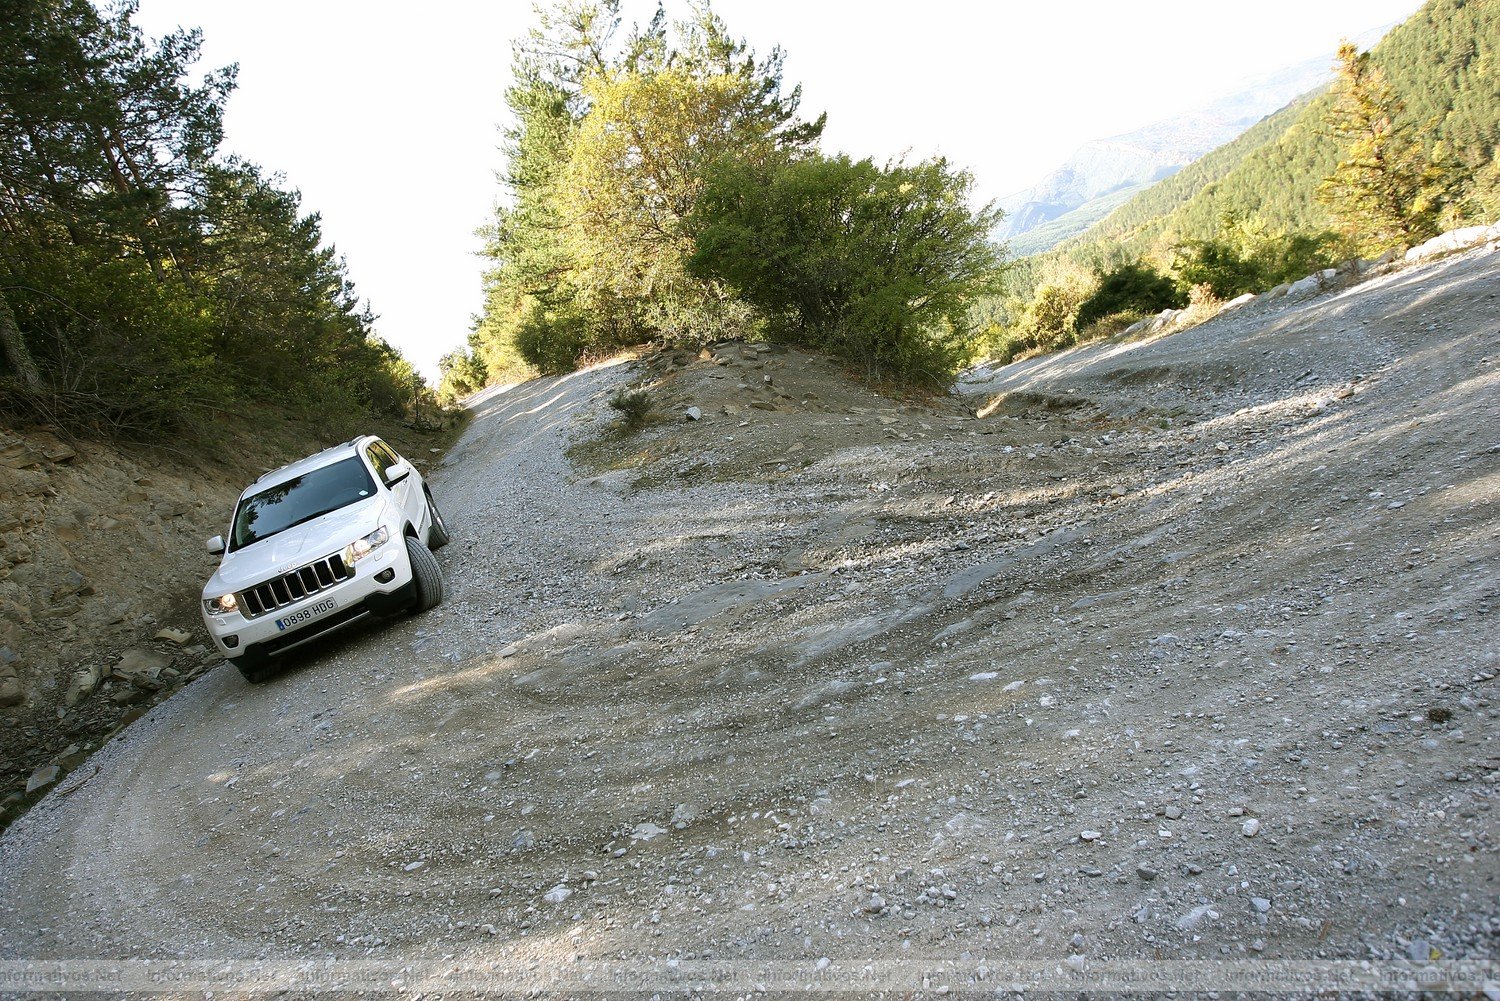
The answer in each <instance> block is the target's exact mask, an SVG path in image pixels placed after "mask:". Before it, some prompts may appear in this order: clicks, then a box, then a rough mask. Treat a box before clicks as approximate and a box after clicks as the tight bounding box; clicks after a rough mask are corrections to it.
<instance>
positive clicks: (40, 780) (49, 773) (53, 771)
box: [26, 765, 62, 795]
mask: <svg viewBox="0 0 1500 1001" xmlns="http://www.w3.org/2000/svg"><path fill="white" fill-rule="evenodd" d="M60 778H62V769H61V768H59V767H58V766H56V765H42V766H41V767H40V768H38V769H37V770H36V771H34V772H32V773H31V778H29V779H27V780H26V792H27V794H28V795H30V794H31V793H34V792H36V791H37V790H38V789H45V788H47V787H48V786H49V785H51V784H52V783H54V782H56V781H57V780H58V779H60Z"/></svg>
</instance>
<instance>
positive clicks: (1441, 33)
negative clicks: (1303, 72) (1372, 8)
mask: <svg viewBox="0 0 1500 1001" xmlns="http://www.w3.org/2000/svg"><path fill="white" fill-rule="evenodd" d="M1356 44H1363V43H1362V42H1357V43H1356ZM1372 59H1373V61H1374V63H1375V65H1376V66H1377V67H1379V69H1380V70H1381V71H1382V72H1383V73H1384V75H1385V77H1386V80H1387V82H1388V83H1389V84H1390V86H1391V89H1392V90H1393V91H1394V92H1395V94H1396V95H1397V97H1398V98H1399V99H1400V100H1401V101H1402V102H1403V103H1404V105H1405V114H1404V120H1405V122H1406V123H1407V124H1408V125H1410V126H1411V128H1412V129H1413V131H1414V132H1415V133H1416V134H1417V135H1418V136H1419V137H1420V141H1421V142H1422V143H1423V144H1424V146H1425V147H1426V148H1427V151H1428V155H1429V157H1436V156H1437V155H1438V151H1439V149H1441V151H1442V156H1443V158H1444V159H1445V160H1446V161H1447V162H1448V163H1450V164H1454V165H1457V166H1458V167H1461V168H1462V171H1461V175H1462V176H1463V177H1465V178H1466V180H1464V182H1463V184H1464V190H1463V192H1462V193H1461V195H1460V197H1458V198H1457V199H1456V200H1455V201H1454V203H1453V207H1454V211H1456V212H1458V213H1459V214H1460V215H1462V216H1463V217H1464V218H1470V217H1473V219H1474V221H1476V222H1477V221H1481V220H1482V221H1486V222H1492V221H1494V216H1495V214H1496V213H1497V212H1500V160H1497V156H1496V154H1497V151H1500V98H1497V94H1500V91H1497V83H1496V77H1495V73H1494V70H1493V67H1494V66H1495V65H1497V63H1500V3H1496V2H1494V0H1428V2H1427V3H1426V4H1425V5H1424V6H1423V7H1422V8H1421V9H1420V10H1418V11H1417V12H1416V13H1414V14H1412V15H1411V17H1409V18H1407V19H1406V20H1405V21H1403V22H1402V23H1401V24H1400V25H1399V26H1397V27H1395V28H1393V29H1392V30H1390V31H1389V32H1388V33H1387V34H1386V35H1385V36H1384V38H1383V39H1382V40H1381V41H1380V43H1379V44H1378V45H1375V46H1373V51H1372ZM1333 100H1334V99H1333V95H1332V94H1331V93H1330V92H1329V91H1328V90H1327V89H1326V88H1320V89H1319V90H1318V91H1316V92H1314V93H1309V94H1305V95H1304V96H1303V97H1301V98H1299V99H1297V100H1295V101H1293V102H1292V103H1290V104H1288V105H1287V106H1286V107H1284V108H1282V109H1281V110H1279V111H1277V112H1276V113H1275V114H1272V115H1270V116H1268V117H1266V118H1263V119H1261V120H1260V121H1258V122H1256V123H1255V124H1254V125H1252V126H1251V127H1250V128H1248V129H1246V130H1245V131H1244V132H1243V133H1241V134H1240V135H1239V136H1237V137H1236V138H1235V139H1233V140H1232V141H1230V142H1228V143H1226V144H1225V145H1223V146H1221V147H1219V148H1218V149H1215V150H1213V151H1212V152H1210V153H1208V154H1206V155H1204V156H1202V157H1200V158H1199V159H1197V160H1195V161H1193V162H1192V163H1191V164H1189V165H1188V166H1186V167H1184V168H1182V169H1181V170H1179V171H1177V172H1176V173H1174V174H1173V175H1172V176H1171V177H1168V178H1166V179H1165V180H1162V181H1159V182H1157V183H1155V184H1150V185H1147V186H1146V187H1144V188H1143V189H1142V190H1140V191H1138V192H1137V193H1136V194H1134V195H1133V196H1131V197H1129V198H1127V199H1126V200H1125V202H1124V204H1121V205H1119V207H1118V208H1115V209H1113V211H1108V210H1107V209H1106V210H1105V212H1103V213H1100V212H1085V211H1084V210H1082V209H1077V210H1074V212H1073V213H1072V215H1071V216H1070V218H1074V219H1078V220H1080V221H1081V222H1083V224H1084V227H1085V228H1083V229H1082V230H1081V231H1079V232H1077V233H1076V234H1075V235H1071V236H1069V235H1066V234H1063V235H1061V236H1057V239H1055V240H1054V241H1053V245H1054V248H1055V249H1054V251H1053V252H1056V253H1060V254H1066V255H1067V256H1069V257H1071V258H1072V259H1074V260H1075V261H1078V262H1080V263H1102V264H1105V265H1106V266H1113V265H1115V264H1118V263H1120V262H1122V261H1127V260H1135V259H1137V258H1139V257H1143V256H1149V255H1153V254H1155V255H1158V256H1161V255H1163V254H1166V253H1167V252H1169V251H1170V248H1171V247H1173V246H1175V245H1178V244H1180V243H1182V242H1184V241H1191V240H1206V239H1212V238H1214V237H1216V236H1217V235H1218V234H1219V230H1220V227H1221V225H1222V220H1223V219H1224V218H1225V217H1226V216H1235V217H1238V218H1241V219H1245V220H1253V221H1254V222H1255V223H1256V224H1257V225H1259V226H1262V227H1264V228H1265V229H1267V230H1268V231H1271V232H1276V231H1281V232H1294V233H1318V232H1323V231H1327V230H1331V229H1334V228H1335V227H1336V220H1334V219H1333V218H1332V216H1331V215H1330V214H1329V210H1328V207H1327V206H1326V205H1324V204H1322V203H1321V202H1319V200H1318V197H1317V189H1318V184H1319V182H1320V181H1321V180H1322V179H1323V178H1325V177H1327V176H1328V175H1329V174H1330V173H1332V171H1333V169H1334V166H1335V165H1336V163H1337V162H1338V158H1339V149H1338V147H1337V145H1336V144H1335V143H1334V142H1333V140H1332V139H1331V137H1330V136H1329V135H1328V133H1327V130H1326V128H1324V126H1323V124H1322V123H1323V121H1324V119H1325V117H1326V115H1327V113H1328V109H1329V108H1330V107H1331V106H1332V104H1333ZM1101 214H1102V215H1103V218H1097V217H1098V216H1099V215H1101ZM1086 216H1093V217H1094V218H1096V219H1097V221H1090V220H1089V219H1087V218H1084V217H1086ZM1062 223H1063V220H1062V219H1058V220H1054V222H1053V223H1051V224H1050V225H1051V227H1053V228H1054V229H1056V228H1058V227H1060V225H1061V224H1062ZM1038 234H1040V231H1038ZM1031 235H1032V234H1025V235H1024V236H1022V237H1020V238H1019V240H1024V239H1026V237H1027V236H1031ZM1048 235H1049V236H1056V234H1055V233H1053V234H1048ZM1019 240H1018V242H1019ZM1039 252H1040V249H1038V250H1036V251H1033V253H1039ZM1013 256H1019V255H1018V254H1014V253H1013Z"/></svg>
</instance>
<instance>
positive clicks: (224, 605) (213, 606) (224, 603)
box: [203, 594, 240, 615]
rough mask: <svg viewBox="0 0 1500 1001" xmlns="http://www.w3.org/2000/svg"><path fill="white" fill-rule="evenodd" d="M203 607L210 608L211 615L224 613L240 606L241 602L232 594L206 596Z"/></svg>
mask: <svg viewBox="0 0 1500 1001" xmlns="http://www.w3.org/2000/svg"><path fill="white" fill-rule="evenodd" d="M203 607H204V608H206V609H208V614H209V615H223V614H224V613H225V612H232V611H234V610H236V609H237V608H239V607H240V603H239V602H238V601H237V600H236V599H235V597H234V595H232V594H221V595H220V596H219V597H217V598H204V599H203Z"/></svg>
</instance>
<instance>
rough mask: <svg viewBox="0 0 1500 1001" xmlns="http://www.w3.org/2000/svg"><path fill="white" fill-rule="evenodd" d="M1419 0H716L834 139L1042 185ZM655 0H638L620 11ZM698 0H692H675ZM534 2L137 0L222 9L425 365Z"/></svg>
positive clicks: (253, 100) (479, 202)
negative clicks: (1121, 137)
mask: <svg viewBox="0 0 1500 1001" xmlns="http://www.w3.org/2000/svg"><path fill="white" fill-rule="evenodd" d="M1419 6H1420V2H1419V0H1260V2H1258V3H1257V4H1255V5H1253V7H1252V6H1247V5H1245V4H1221V3H1217V2H1212V0H1207V2H1206V0H1141V2H1136V3H1130V2H1121V0H1072V2H1069V0H1053V2H1049V3H1037V2H1031V0H1026V2H1015V0H1000V2H990V3H981V2H963V0H922V2H920V3H900V4H897V3H889V2H879V0H864V2H859V3H845V2H823V0H796V2H792V0H716V2H715V3H714V9H715V10H717V11H718V12H719V14H720V15H721V16H722V17H723V18H724V19H725V21H726V22H728V24H729V27H730V30H731V31H732V32H733V33H734V34H736V35H738V36H742V37H744V38H746V39H747V40H748V41H749V42H750V43H751V45H752V46H753V47H754V48H755V49H756V50H757V51H758V52H762V53H764V52H766V51H768V50H769V49H770V48H771V47H772V46H775V45H780V46H781V47H782V48H783V49H785V50H786V53H787V60H786V81H787V84H788V85H791V84H795V83H801V84H802V86H803V108H804V110H805V111H806V112H807V113H808V115H809V117H811V116H814V115H816V114H817V113H819V112H820V111H827V112H828V129H827V131H826V132H825V134H824V147H825V148H826V149H828V150H830V151H844V152H848V153H850V154H853V155H856V156H874V157H876V158H877V159H882V160H883V159H885V158H888V157H891V156H895V155H898V154H901V153H903V152H907V151H909V152H910V155H911V156H912V157H914V158H918V159H920V158H924V157H927V156H932V155H935V154H939V153H941V154H944V155H946V156H948V157H949V158H950V159H951V160H952V161H954V162H955V163H957V164H958V165H960V166H964V167H967V168H968V169H970V170H972V171H973V172H974V174H975V178H976V186H977V189H978V193H979V195H980V196H981V197H982V198H985V199H989V198H995V197H998V196H1000V195H1004V194H1007V193H1009V192H1011V191H1014V190H1017V189H1019V188H1023V187H1026V186H1028V185H1030V184H1031V183H1032V182H1033V181H1036V180H1038V179H1039V178H1040V177H1041V176H1042V175H1043V174H1045V173H1046V172H1047V171H1048V170H1050V169H1052V168H1053V167H1055V166H1057V165H1058V164H1059V163H1060V162H1061V161H1063V160H1064V159H1066V158H1067V156H1068V155H1069V154H1070V153H1072V151H1073V150H1074V149H1076V148H1077V147H1078V146H1079V145H1081V144H1082V143H1084V142H1085V141H1087V140H1089V139H1093V138H1099V137H1104V136H1109V135H1114V134H1116V133H1120V132H1127V131H1130V130H1131V129H1134V128H1136V127H1139V126H1141V125H1145V124H1148V123H1150V122H1153V121H1156V120H1159V119H1161V118H1165V117H1169V116H1171V115H1173V114H1175V113H1179V112H1183V111H1188V110H1191V109H1193V108H1196V107H1198V106H1200V105H1202V104H1204V103H1205V102H1207V101H1209V100H1211V99H1213V98H1215V97H1218V96H1221V95H1223V94H1227V93H1232V92H1234V91H1236V90H1238V89H1240V88H1238V87H1237V86H1236V84H1237V83H1238V82H1240V81H1243V80H1245V79H1247V78H1252V77H1255V76H1259V75H1261V74H1263V73H1267V72H1270V71H1273V70H1276V69H1279V68H1281V67H1283V66H1288V65H1292V64H1294V63H1298V62H1301V61H1302V60H1305V59H1308V58H1311V57H1313V56H1316V55H1318V54H1320V53H1327V54H1328V57H1329V61H1330V63H1331V62H1332V59H1333V52H1334V50H1335V48H1336V47H1337V44H1338V40H1339V38H1340V37H1341V36H1344V35H1357V34H1359V33H1361V32H1363V31H1365V30H1367V29H1370V28H1373V27H1376V26H1378V25H1382V24H1387V23H1390V22H1394V21H1399V20H1402V19H1403V18H1405V17H1406V16H1407V15H1409V14H1410V13H1411V12H1413V11H1414V10H1416V9H1417V8H1418V7H1419ZM654 9H655V3H654V2H645V0H625V20H626V23H627V24H628V23H629V22H631V21H632V20H645V19H646V18H648V17H649V16H650V15H651V13H652V12H653V11H654ZM667 9H668V13H669V15H683V14H685V12H686V0H667ZM531 20H532V7H531V4H530V3H529V2H526V0H489V2H473V3H468V2H459V0H428V2H426V3H420V4H413V3H410V2H405V3H400V4H395V3H388V2H384V0H380V2H368V0H365V2H357V0H296V2H293V0H256V2H255V3H245V2H229V0H213V2H203V0H141V5H140V13H139V15H138V16H137V18H136V22H137V23H138V24H139V25H140V26H141V28H142V29H143V30H144V31H146V33H147V34H148V35H152V36H159V35H161V34H162V33H164V32H166V31H169V30H171V29H172V28H174V27H176V26H178V25H185V26H190V27H191V26H197V27H201V28H202V29H203V31H204V46H203V52H204V60H203V62H204V64H205V65H206V66H221V65H224V64H226V63H231V62H237V63H239V65H240V75H239V89H238V90H237V91H236V92H235V94H234V96H233V97H232V98H231V99H230V103H229V110H228V115H227V117H226V126H227V137H226V142H225V148H226V150H229V151H232V152H234V153H237V154H239V155H240V156H243V157H246V158H248V159H250V160H253V161H255V162H257V163H259V164H260V165H261V166H262V167H264V168H265V169H267V170H270V171H277V172H280V173H281V174H283V175H284V176H285V179H286V182H287V183H288V184H289V185H291V186H292V187H296V188H298V189H300V190H301V191H302V194H303V203H302V204H303V208H304V210H308V211H317V212H320V213H322V216H323V233H324V236H325V238H326V239H327V240H329V241H331V242H332V243H334V244H335V245H336V246H337V248H338V250H339V252H340V253H342V254H344V255H345V256H346V257H347V259H348V262H349V270H350V275H351V277H352V278H353V280H354V282H355V284H356V286H357V287H358V289H359V292H360V294H361V295H362V296H363V297H365V298H366V299H368V300H369V301H370V303H371V305H372V306H373V307H374V310H375V312H376V313H377V314H379V316H380V319H379V321H378V323H377V330H378V331H379V333H380V334H381V335H382V336H384V337H385V338H386V339H387V340H389V341H391V342H392V343H393V344H395V345H396V346H397V347H399V348H400V349H401V350H402V351H403V352H404V353H405V354H406V356H407V357H408V358H409V359H411V361H412V362H413V363H414V364H415V365H416V366H417V367H418V368H419V369H421V370H422V371H423V372H424V373H425V374H427V375H428V376H429V378H431V377H434V376H435V375H436V371H437V359H438V357H439V356H440V355H442V354H444V353H446V352H447V351H450V350H452V349H453V348H455V347H458V346H460V345H462V344H463V343H464V341H465V338H466V337H467V336H468V332H469V329H470V326H471V319H472V317H473V315H474V314H475V313H476V312H477V311H478V310H479V307H480V302H481V296H480V278H479V276H480V272H481V271H482V270H483V267H484V262H483V260H482V259H480V258H478V257H476V256H475V254H476V252H477V251H478V250H479V247H480V241H479V240H478V238H477V237H476V236H475V235H474V230H475V229H476V228H477V227H478V226H480V225H482V224H483V223H484V222H485V221H486V220H487V219H488V218H489V216H490V213H491V209H492V206H493V205H494V202H495V200H496V199H497V198H498V197H499V194H500V189H499V185H498V183H497V182H496V180H495V172H496V170H497V169H498V168H499V167H500V166H501V160H500V154H499V152H498V145H499V133H498V131H497V130H498V128H499V126H500V124H501V120H502V116H503V114H504V106H503V104H502V100H501V95H502V94H503V92H504V89H505V87H506V86H507V84H508V81H509V74H510V59H511V42H512V40H513V39H515V38H516V37H518V36H519V35H521V34H523V33H524V32H525V31H526V29H527V28H528V27H529V25H530V23H531Z"/></svg>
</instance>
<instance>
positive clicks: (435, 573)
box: [406, 535, 443, 612]
mask: <svg viewBox="0 0 1500 1001" xmlns="http://www.w3.org/2000/svg"><path fill="white" fill-rule="evenodd" d="M406 555H407V557H408V558H409V559H410V560H411V580H412V584H413V586H414V590H415V591H416V592H417V598H416V600H415V601H414V602H412V606H411V610H412V611H413V612H425V611H427V610H428V609H429V608H433V607H436V605H437V604H438V602H440V601H442V600H443V571H442V570H440V569H438V561H437V557H436V556H434V555H432V550H430V549H428V548H427V547H426V546H424V545H422V540H421V539H417V538H413V537H412V536H410V535H408V536H407V537H406Z"/></svg>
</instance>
